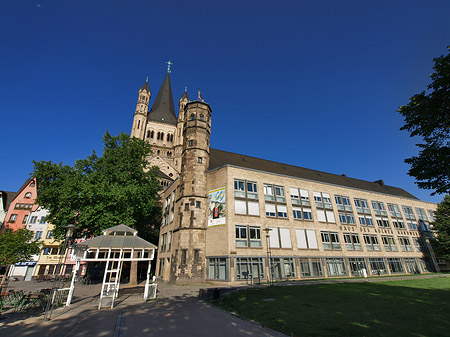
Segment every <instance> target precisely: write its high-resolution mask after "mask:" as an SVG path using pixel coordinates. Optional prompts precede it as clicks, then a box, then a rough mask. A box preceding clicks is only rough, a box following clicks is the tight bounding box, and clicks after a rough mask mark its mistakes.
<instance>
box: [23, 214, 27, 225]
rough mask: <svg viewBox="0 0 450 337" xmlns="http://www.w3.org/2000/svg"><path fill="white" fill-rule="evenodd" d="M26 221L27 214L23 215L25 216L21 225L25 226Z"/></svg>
mask: <svg viewBox="0 0 450 337" xmlns="http://www.w3.org/2000/svg"><path fill="white" fill-rule="evenodd" d="M27 220H28V214H25V216H24V217H23V220H22V223H23V224H25V223H27Z"/></svg>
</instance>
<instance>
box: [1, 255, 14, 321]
mask: <svg viewBox="0 0 450 337" xmlns="http://www.w3.org/2000/svg"><path fill="white" fill-rule="evenodd" d="M10 269H11V265H10V264H8V265H7V267H6V271H5V275H3V278H2V283H0V295H1V294H2V293H3V292H4V290H3V285H4V284H5V282H6V278H7V277H8V274H9V270H10ZM6 284H8V283H6ZM5 290H6V289H5ZM2 318H4V317H3V316H2V308H1V306H0V319H2Z"/></svg>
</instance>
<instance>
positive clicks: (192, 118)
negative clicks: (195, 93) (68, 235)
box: [190, 113, 195, 121]
mask: <svg viewBox="0 0 450 337" xmlns="http://www.w3.org/2000/svg"><path fill="white" fill-rule="evenodd" d="M190 120H191V121H193V120H195V114H194V113H192V114H191V117H190Z"/></svg>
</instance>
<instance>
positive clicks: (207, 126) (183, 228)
mask: <svg viewBox="0 0 450 337" xmlns="http://www.w3.org/2000/svg"><path fill="white" fill-rule="evenodd" d="M182 99H183V97H182ZM186 100H188V98H187V94H186ZM180 103H183V116H182V119H183V121H184V124H183V146H182V154H181V172H180V177H179V179H180V181H179V184H180V185H179V186H180V188H179V191H180V192H179V193H180V194H179V198H178V200H177V204H178V207H179V209H180V217H179V224H178V228H176V229H175V230H174V235H176V242H175V240H174V248H176V249H175V250H174V252H173V253H172V263H171V270H170V280H171V281H172V282H197V281H203V280H204V277H205V270H204V268H205V266H204V261H205V242H206V241H205V239H206V238H205V236H206V228H207V217H208V214H207V211H208V205H207V203H208V188H207V178H206V172H207V170H208V166H209V140H210V136H211V108H210V106H209V105H208V104H207V103H204V102H200V101H193V102H188V101H185V102H183V101H182V100H180ZM180 106H181V104H180ZM179 121H180V117H179Z"/></svg>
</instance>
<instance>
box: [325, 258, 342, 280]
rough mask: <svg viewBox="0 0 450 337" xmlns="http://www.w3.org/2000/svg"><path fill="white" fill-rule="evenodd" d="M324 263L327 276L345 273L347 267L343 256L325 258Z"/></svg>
mask: <svg viewBox="0 0 450 337" xmlns="http://www.w3.org/2000/svg"><path fill="white" fill-rule="evenodd" d="M325 265H326V266H327V272H328V276H329V277H333V276H345V275H347V268H346V266H345V260H344V259H343V258H326V259H325Z"/></svg>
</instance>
